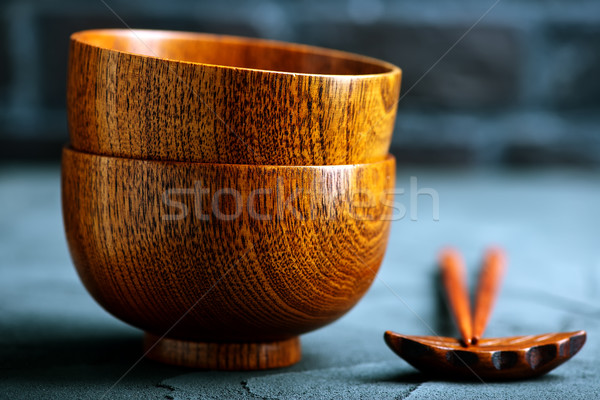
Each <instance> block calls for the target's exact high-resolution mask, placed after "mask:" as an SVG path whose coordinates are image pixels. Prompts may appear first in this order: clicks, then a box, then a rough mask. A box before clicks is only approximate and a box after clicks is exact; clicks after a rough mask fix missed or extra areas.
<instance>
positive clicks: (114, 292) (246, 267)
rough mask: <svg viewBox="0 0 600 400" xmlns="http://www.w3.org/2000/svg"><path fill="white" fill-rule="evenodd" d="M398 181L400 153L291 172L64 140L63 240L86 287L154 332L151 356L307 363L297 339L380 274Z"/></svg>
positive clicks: (238, 365) (222, 362)
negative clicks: (99, 149)
mask: <svg viewBox="0 0 600 400" xmlns="http://www.w3.org/2000/svg"><path fill="white" fill-rule="evenodd" d="M393 187H394V159H393V158H391V157H389V158H387V159H386V160H384V161H380V162H376V163H372V164H361V165H348V166H324V167H291V166H289V167H285V166H252V165H233V164H230V165H226V164H199V163H176V162H163V161H145V160H134V159H124V158H116V157H106V156H98V155H91V154H86V153H83V152H78V151H74V150H70V149H68V148H66V149H65V150H64V151H63V161H62V202H63V214H64V223H65V228H66V236H67V241H68V244H69V249H70V252H71V255H72V258H73V262H74V264H75V266H76V268H77V271H78V273H79V275H80V277H81V279H82V281H83V283H84V284H85V286H86V288H87V289H88V291H89V292H90V293H91V294H92V296H93V297H94V298H95V299H96V300H97V301H98V302H99V303H100V304H101V305H102V306H103V307H104V308H105V309H106V310H108V311H109V312H111V313H112V314H113V315H115V316H117V317H118V318H120V319H122V320H123V321H126V322H128V323H130V324H132V325H134V326H137V327H139V328H141V329H143V330H145V331H146V332H148V333H149V335H148V336H147V341H146V348H147V350H148V352H149V356H150V357H152V358H155V359H159V360H161V361H165V362H170V363H175V364H180V365H188V366H196V367H205V368H219V369H257V368H270V367H279V366H284V365H289V364H292V363H294V362H296V361H298V359H299V357H300V348H299V342H298V340H297V335H299V334H301V333H304V332H307V331H310V330H313V329H316V328H319V327H321V326H323V325H326V324H328V323H330V322H332V321H333V320H335V319H337V318H338V317H340V316H341V315H342V314H344V313H345V312H347V311H348V310H349V309H350V308H351V307H352V306H353V305H354V304H355V303H356V302H357V301H358V300H359V299H360V297H361V296H362V295H363V294H364V293H365V291H366V290H367V289H368V288H369V286H370V284H371V282H372V281H373V279H374V277H375V275H376V273H377V270H378V268H379V265H380V263H381V261H382V259H383V256H384V252H385V248H386V244H387V238H388V233H389V227H390V218H389V217H390V213H391V210H392V209H391V208H390V207H389V205H390V202H391V201H393V197H392V195H391V193H390V192H391V189H392V188H393ZM163 335H165V337H164V338H161V337H162V336H163ZM159 339H160V340H159Z"/></svg>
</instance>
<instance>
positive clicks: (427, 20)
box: [0, 0, 600, 165]
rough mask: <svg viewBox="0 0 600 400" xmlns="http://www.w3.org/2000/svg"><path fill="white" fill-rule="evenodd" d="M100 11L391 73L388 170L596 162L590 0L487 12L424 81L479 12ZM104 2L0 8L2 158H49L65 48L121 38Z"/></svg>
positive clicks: (330, 4) (594, 14)
mask: <svg viewBox="0 0 600 400" xmlns="http://www.w3.org/2000/svg"><path fill="white" fill-rule="evenodd" d="M105 2H106V4H108V6H110V8H112V9H113V10H114V12H115V13H116V14H118V15H119V17H120V18H122V20H123V21H125V23H127V24H128V25H129V26H131V27H136V28H161V29H178V30H191V31H204V32H216V33H228V34H239V35H247V36H256V37H266V38H272V39H280V40H286V41H294V42H301V43H308V44H316V45H321V46H327V47H332V48H338V49H344V50H350V51H354V52H358V53H363V54H367V55H371V56H375V57H379V58H383V59H385V60H388V61H391V62H394V63H396V64H397V65H399V66H400V67H402V69H403V70H404V80H403V93H404V94H406V96H405V97H403V98H402V101H401V102H400V104H399V109H398V122H397V129H396V133H395V137H394V141H393V152H394V153H396V154H397V155H398V157H399V158H400V161H401V162H402V161H405V162H425V163H469V164H523V163H525V164H539V163H544V164H545V163H575V164H586V165H587V164H600V2H599V1H598V0H571V1H568V0H554V1H550V0H500V2H499V3H498V4H497V6H496V7H495V8H494V9H492V10H491V11H490V12H489V14H487V16H486V17H485V18H484V19H482V21H481V22H480V23H479V24H478V25H477V26H476V27H475V28H474V29H473V30H472V31H471V32H470V33H468V34H467V35H466V36H465V37H464V39H463V40H462V41H460V43H458V44H457V45H456V46H455V47H454V48H453V49H452V50H451V51H450V52H449V53H448V55H447V56H446V57H444V58H443V59H442V60H441V61H439V63H438V64H437V65H436V66H435V67H434V68H433V69H432V70H431V71H430V72H429V73H428V74H427V75H426V76H425V77H423V74H424V73H425V72H426V71H428V70H429V69H430V67H431V66H432V65H433V64H434V63H436V62H437V61H438V60H439V58H440V57H441V56H442V55H443V54H444V53H445V52H446V51H447V50H448V49H449V48H450V47H451V46H452V45H453V44H454V43H455V42H456V41H457V40H458V39H459V38H460V37H461V36H462V35H463V34H464V33H465V32H466V31H467V30H468V29H469V27H470V26H471V25H472V24H473V23H474V22H475V21H477V20H478V19H479V18H480V17H481V16H482V15H483V14H484V13H485V12H486V10H487V9H488V8H489V7H490V6H491V5H492V4H493V1H481V0H455V1H452V2H440V1H433V0H421V1H410V2H408V1H400V0H336V1H327V0H320V1H313V0H311V1H292V0H285V1H279V2H276V1H246V0H236V1H222V2H218V1H211V2H205V1H197V0H171V1H167V2H162V1H161V2H159V1H158V0H146V1H141V0H129V1H124V0H105ZM106 4H104V3H103V1H102V0H88V1H75V0H69V1H58V0H45V1H42V0H3V2H2V3H1V4H0V9H1V13H0V19H1V21H2V23H1V24H0V57H2V58H1V60H2V62H1V63H0V157H2V159H4V160H7V159H19V158H22V159H42V158H47V159H48V158H49V159H58V157H59V148H60V146H61V144H62V143H64V142H66V141H67V128H66V120H65V118H66V117H65V111H64V103H65V75H66V60H67V50H68V37H69V34H70V33H71V32H74V31H77V30H81V29H86V28H98V27H123V26H124V25H123V22H122V21H121V20H120V19H119V18H117V17H116V16H115V14H113V12H111V10H110V9H109V8H108V7H107V6H106ZM413 85H414V86H413ZM409 89H410V91H409Z"/></svg>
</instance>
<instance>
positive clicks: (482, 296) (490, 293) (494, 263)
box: [471, 248, 506, 344]
mask: <svg viewBox="0 0 600 400" xmlns="http://www.w3.org/2000/svg"><path fill="white" fill-rule="evenodd" d="M505 258H506V256H505V255H504V251H503V250H502V249H499V248H492V249H489V250H488V251H487V252H486V254H485V259H484V262H483V268H482V269H481V274H480V275H479V283H478V285H477V292H476V298H475V310H474V314H473V338H472V340H471V341H472V343H473V344H477V342H478V341H479V339H481V337H482V336H483V332H485V327H486V326H487V323H488V320H489V319H490V315H491V314H492V308H493V307H494V303H495V302H496V298H497V297H498V291H499V290H500V285H501V283H502V277H503V276H504V270H505V269H506V260H505Z"/></svg>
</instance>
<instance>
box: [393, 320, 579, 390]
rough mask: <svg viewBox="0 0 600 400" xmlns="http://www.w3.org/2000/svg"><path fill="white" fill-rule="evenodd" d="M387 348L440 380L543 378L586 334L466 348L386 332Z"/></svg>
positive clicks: (456, 343)
mask: <svg viewBox="0 0 600 400" xmlns="http://www.w3.org/2000/svg"><path fill="white" fill-rule="evenodd" d="M384 339H385V341H386V343H387V344H388V346H389V347H390V348H391V349H392V350H393V351H394V352H395V353H396V354H398V355H399V356H400V357H402V358H403V359H404V360H406V361H407V362H408V363H409V364H411V365H412V366H413V367H415V368H417V369H419V370H420V371H422V372H425V373H427V374H430V375H435V376H439V377H442V378H459V379H468V380H479V379H483V380H484V381H487V380H509V379H527V378H532V377H535V376H539V375H543V374H545V373H547V372H549V371H551V370H552V369H554V368H556V367H557V366H559V365H560V364H562V363H564V362H565V361H567V360H569V359H570V358H571V357H573V356H574V355H575V354H577V352H578V351H579V350H580V349H581V348H582V347H583V345H584V344H585V340H586V333H585V331H576V332H562V333H549V334H544V335H535V336H533V335H532V336H515V337H505V338H498V339H481V340H480V341H479V343H478V345H477V346H469V347H468V348H465V347H463V346H462V344H461V343H460V341H459V340H457V339H454V338H448V337H440V336H407V335H401V334H398V333H394V332H391V331H387V332H386V333H385V335H384Z"/></svg>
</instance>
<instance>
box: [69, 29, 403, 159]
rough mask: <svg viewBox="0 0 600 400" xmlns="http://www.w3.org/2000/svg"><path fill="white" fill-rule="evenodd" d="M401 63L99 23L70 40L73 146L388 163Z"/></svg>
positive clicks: (165, 155)
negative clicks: (109, 27) (104, 26)
mask: <svg viewBox="0 0 600 400" xmlns="http://www.w3.org/2000/svg"><path fill="white" fill-rule="evenodd" d="M400 80H401V71H400V69H399V68H397V67H395V66H393V65H391V64H388V63H385V62H382V61H378V60H375V59H371V58H367V57H361V56H357V55H353V54H349V53H344V52H340V51H334V50H326V49H321V48H317V47H310V46H303V45H296V44H288V43H282V42H274V41H266V40H258V39H247V38H239V37H232V36H218V35H210V34H195V33H184V32H164V31H144V30H137V31H131V30H95V31H83V32H78V33H75V34H73V35H72V36H71V45H70V56H69V73H68V90H67V105H68V120H69V132H70V138H71V145H72V146H73V148H74V149H78V150H81V151H86V152H90V153H94V154H102V155H113V156H122V157H129V158H140V159H153V160H172V161H197V162H205V163H230V164H260V165H338V164H339V165H341V164H355V163H366V162H371V161H380V160H384V159H385V158H386V156H387V153H388V150H389V146H390V142H391V136H392V131H393V128H394V122H395V116H396V106H397V101H398V96H399V93H400Z"/></svg>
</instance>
